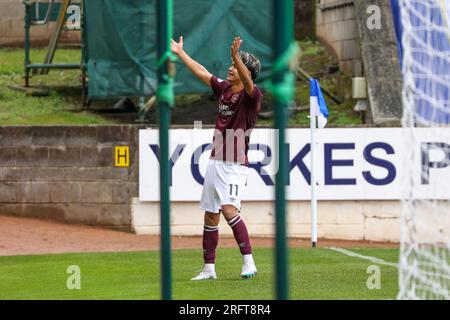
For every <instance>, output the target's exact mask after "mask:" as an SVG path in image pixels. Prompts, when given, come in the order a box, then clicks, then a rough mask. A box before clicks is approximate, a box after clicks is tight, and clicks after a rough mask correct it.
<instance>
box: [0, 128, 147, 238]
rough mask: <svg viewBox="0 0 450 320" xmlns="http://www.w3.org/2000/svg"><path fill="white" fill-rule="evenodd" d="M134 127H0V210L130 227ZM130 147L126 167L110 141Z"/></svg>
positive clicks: (135, 160)
mask: <svg viewBox="0 0 450 320" xmlns="http://www.w3.org/2000/svg"><path fill="white" fill-rule="evenodd" d="M137 131H138V127H136V126H122V125H118V126H72V127H58V126H54V127H0V214H11V215H17V216H30V217H39V218H49V219H54V220H59V221H63V222H71V223H83V224H91V225H100V226H105V227H112V228H115V229H123V230H130V226H131V207H130V203H131V199H132V197H135V196H137V188H138V186H137V179H138V158H137V157H138V156H137V154H138V147H137V145H138V144H137V137H138V135H137ZM118 145H127V146H129V147H130V154H131V165H130V167H129V168H119V167H115V158H114V155H115V146H118Z"/></svg>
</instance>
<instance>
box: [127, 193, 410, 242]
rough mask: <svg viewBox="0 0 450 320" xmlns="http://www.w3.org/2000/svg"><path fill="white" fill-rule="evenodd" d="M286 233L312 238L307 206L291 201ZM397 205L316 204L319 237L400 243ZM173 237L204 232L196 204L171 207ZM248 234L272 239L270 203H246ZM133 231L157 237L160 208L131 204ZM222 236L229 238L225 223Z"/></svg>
mask: <svg viewBox="0 0 450 320" xmlns="http://www.w3.org/2000/svg"><path fill="white" fill-rule="evenodd" d="M287 210H288V219H287V220H288V233H289V235H290V236H292V237H302V238H309V237H310V236H311V216H310V212H311V211H310V203H309V202H307V201H290V202H288V206H287ZM401 210H402V206H401V202H400V201H319V203H318V214H317V216H318V223H317V226H318V236H319V237H320V238H328V239H346V240H372V241H391V242H398V241H399V239H400V219H399V217H400V212H401ZM171 214H172V217H171V218H172V220H171V222H172V234H173V235H200V234H202V230H203V212H202V211H201V210H200V209H198V204H197V203H192V202H174V203H172V211H171ZM241 215H242V217H243V218H244V220H245V222H246V224H247V227H248V229H249V232H250V233H251V234H252V235H258V236H274V228H275V227H274V219H275V217H274V207H273V203H272V202H269V201H265V202H245V203H243V210H242V213H241ZM132 223H133V230H134V231H135V232H136V233H137V234H153V235H157V234H159V231H160V227H159V206H158V204H157V203H142V202H139V201H138V199H134V200H133V205H132ZM220 234H221V235H229V236H231V235H232V231H231V228H230V227H229V226H228V225H227V224H226V222H225V221H224V219H221V223H220Z"/></svg>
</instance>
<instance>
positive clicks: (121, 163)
mask: <svg viewBox="0 0 450 320" xmlns="http://www.w3.org/2000/svg"><path fill="white" fill-rule="evenodd" d="M115 154H116V157H115V158H116V167H128V166H129V165H130V150H129V147H128V146H122V147H116V151H115Z"/></svg>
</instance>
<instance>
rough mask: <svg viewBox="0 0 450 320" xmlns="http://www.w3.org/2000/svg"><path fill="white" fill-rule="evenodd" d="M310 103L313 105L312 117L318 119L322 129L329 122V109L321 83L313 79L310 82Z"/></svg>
mask: <svg viewBox="0 0 450 320" xmlns="http://www.w3.org/2000/svg"><path fill="white" fill-rule="evenodd" d="M309 81H310V94H309V103H310V104H311V117H317V120H318V127H319V129H322V128H324V127H325V126H326V124H327V121H328V108H327V103H326V102H325V98H324V97H323V94H322V90H320V85H319V81H317V80H316V79H313V78H311V79H310V80H309Z"/></svg>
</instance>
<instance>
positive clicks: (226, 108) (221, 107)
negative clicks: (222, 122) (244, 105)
mask: <svg viewBox="0 0 450 320" xmlns="http://www.w3.org/2000/svg"><path fill="white" fill-rule="evenodd" d="M219 113H220V114H221V115H223V116H232V115H233V114H234V111H233V110H230V106H227V105H225V104H223V103H219Z"/></svg>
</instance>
